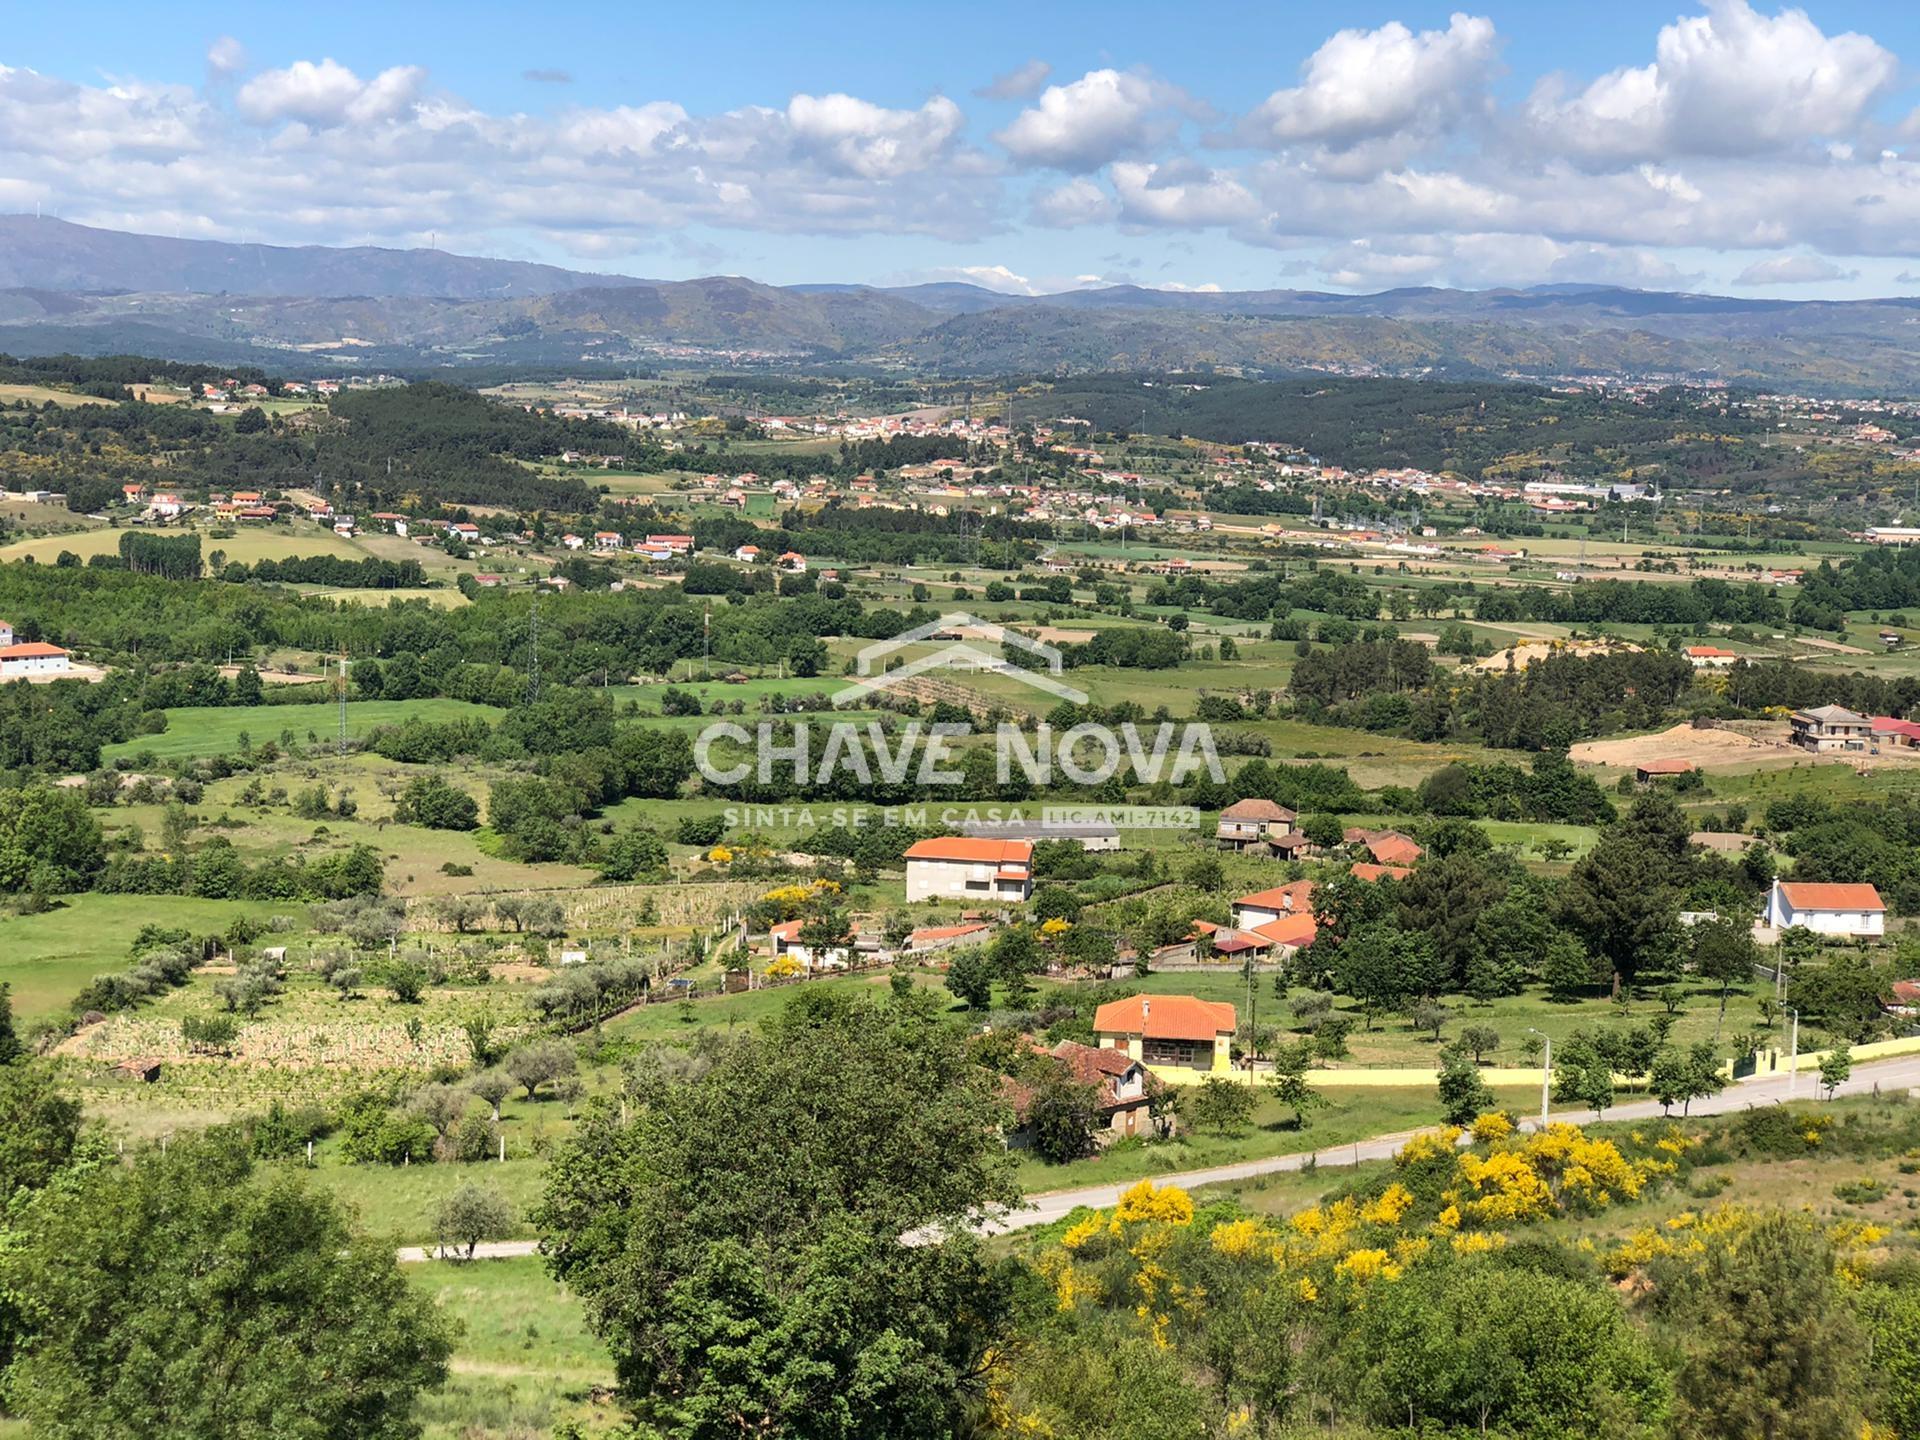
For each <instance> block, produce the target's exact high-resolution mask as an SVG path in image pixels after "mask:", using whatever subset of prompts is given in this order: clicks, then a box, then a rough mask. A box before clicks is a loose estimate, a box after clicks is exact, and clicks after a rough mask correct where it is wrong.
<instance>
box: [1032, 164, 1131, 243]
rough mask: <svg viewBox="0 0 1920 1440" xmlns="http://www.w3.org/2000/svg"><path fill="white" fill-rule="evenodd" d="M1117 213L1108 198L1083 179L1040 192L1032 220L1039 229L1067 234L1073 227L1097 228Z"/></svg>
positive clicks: (1034, 206)
mask: <svg viewBox="0 0 1920 1440" xmlns="http://www.w3.org/2000/svg"><path fill="white" fill-rule="evenodd" d="M1119 213H1120V207H1119V205H1117V204H1116V203H1115V202H1114V199H1113V197H1112V196H1111V195H1109V194H1107V192H1106V191H1104V190H1102V189H1101V188H1100V187H1099V185H1097V184H1096V183H1094V182H1093V181H1092V180H1089V179H1087V178H1085V177H1084V176H1077V177H1075V178H1074V179H1072V180H1069V181H1067V183H1066V184H1064V185H1057V186H1055V187H1054V188H1053V189H1051V190H1047V191H1043V192H1042V193H1041V194H1039V195H1036V196H1035V197H1034V200H1033V218H1034V220H1035V221H1036V222H1037V223H1038V224H1041V225H1045V226H1048V227H1050V228H1052V229H1057V230H1069V229H1072V228H1073V227H1074V226H1076V225H1097V224H1099V223H1100V222H1102V221H1104V220H1111V219H1112V218H1113V217H1114V216H1115V215H1117V214H1119Z"/></svg>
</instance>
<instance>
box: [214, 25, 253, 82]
mask: <svg viewBox="0 0 1920 1440" xmlns="http://www.w3.org/2000/svg"><path fill="white" fill-rule="evenodd" d="M246 68H247V47H246V46H244V45H242V44H241V43H240V42H239V41H238V40H236V39H234V38H233V36H231V35H222V36H221V37H220V38H219V39H217V40H215V41H214V42H213V43H212V44H211V45H209V46H208V47H207V73H208V74H209V75H211V76H213V77H214V78H216V79H220V80H227V79H231V78H232V77H233V76H235V75H237V74H239V73H240V72H241V71H242V70H244V69H246Z"/></svg>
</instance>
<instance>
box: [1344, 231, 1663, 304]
mask: <svg viewBox="0 0 1920 1440" xmlns="http://www.w3.org/2000/svg"><path fill="white" fill-rule="evenodd" d="M1319 269H1320V271H1321V273H1322V274H1323V275H1325V276H1326V279H1327V282H1328V283H1329V284H1332V285H1336V286H1339V287H1340V288H1341V289H1346V290H1367V289H1391V288H1394V287H1398V286H1406V285H1448V286H1457V287H1461V288H1466V289H1483V288H1499V287H1505V286H1528V285H1546V284H1568V283H1576V282H1577V283H1584V284H1598V285H1620V286H1625V287H1628V288H1632V289H1673V288H1676V287H1684V286H1686V285H1689V284H1691V283H1693V282H1694V281H1697V280H1698V279H1699V278H1700V277H1699V276H1698V275H1697V274H1690V273H1688V272H1684V271H1682V270H1681V269H1680V268H1679V267H1678V266H1676V265H1674V264H1673V263H1672V262H1671V261H1668V260H1666V259H1664V258H1662V257H1661V256H1658V255H1654V254H1651V253H1649V252H1647V251H1645V250H1638V249H1631V248H1622V247H1616V246H1610V245H1593V244H1573V245H1565V244H1561V243H1559V242H1557V241H1554V240H1549V239H1547V238H1546V237H1544V236H1538V235H1501V234H1479V235H1453V236H1422V237H1399V238H1393V237H1374V238H1369V239H1360V240H1354V241H1349V242H1348V243H1346V244H1344V245H1339V246H1336V247H1334V249H1332V250H1330V251H1328V252H1327V253H1326V254H1325V255H1323V256H1322V257H1321V258H1320V261H1319Z"/></svg>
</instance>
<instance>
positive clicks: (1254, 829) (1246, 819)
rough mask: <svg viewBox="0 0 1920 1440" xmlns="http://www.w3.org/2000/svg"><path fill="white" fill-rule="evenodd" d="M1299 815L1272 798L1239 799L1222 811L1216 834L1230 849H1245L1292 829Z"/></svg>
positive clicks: (1218, 841) (1217, 839) (1219, 840)
mask: <svg viewBox="0 0 1920 1440" xmlns="http://www.w3.org/2000/svg"><path fill="white" fill-rule="evenodd" d="M1296 818H1297V817H1296V815H1295V814H1294V812H1293V811H1291V810H1289V809H1287V807H1286V806H1284V805H1280V804H1276V803H1275V802H1274V801H1272V800H1262V799H1258V798H1255V799H1249V800H1236V801H1234V802H1233V804H1231V805H1229V806H1227V808H1226V809H1224V810H1222V811H1221V812H1220V823H1219V824H1218V825H1216V826H1215V827H1214V831H1213V838H1214V840H1215V841H1216V842H1217V843H1219V844H1220V845H1222V846H1224V847H1225V848H1227V849H1229V850H1244V849H1246V848H1247V847H1248V846H1249V845H1262V844H1265V843H1266V842H1267V841H1269V840H1275V839H1278V838H1279V837H1280V836H1282V835H1286V834H1289V833H1291V831H1292V830H1293V822H1294V820H1295V819H1296Z"/></svg>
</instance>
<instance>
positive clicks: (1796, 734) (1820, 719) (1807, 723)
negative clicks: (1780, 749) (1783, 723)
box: [1787, 705, 1873, 755]
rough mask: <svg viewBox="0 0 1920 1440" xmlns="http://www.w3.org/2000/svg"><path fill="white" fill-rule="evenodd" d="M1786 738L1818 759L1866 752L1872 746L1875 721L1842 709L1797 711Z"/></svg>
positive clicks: (1829, 708) (1833, 706) (1835, 706)
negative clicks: (1839, 754)
mask: <svg viewBox="0 0 1920 1440" xmlns="http://www.w3.org/2000/svg"><path fill="white" fill-rule="evenodd" d="M1787 723H1788V726H1789V727H1790V731H1791V733H1790V734H1789V735H1788V736H1787V738H1788V739H1789V740H1790V741H1792V742H1793V743H1794V744H1795V745H1798V746H1799V747H1800V748H1801V749H1802V750H1811V751H1813V753H1814V754H1816V755H1826V754H1831V753H1833V752H1836V751H1851V750H1867V749H1869V748H1871V747H1872V744H1873V721H1872V719H1870V718H1869V717H1868V716H1865V715H1856V714H1854V712H1853V711H1851V710H1849V709H1847V708H1846V707H1845V706H1842V705H1820V706H1816V707H1815V708H1814V709H1811V710H1796V711H1794V712H1793V717H1792V718H1791V719H1790V720H1789V721H1788V722H1787Z"/></svg>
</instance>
